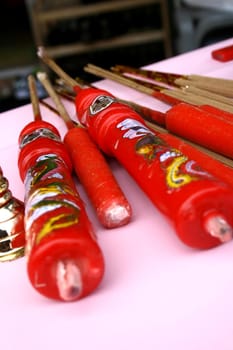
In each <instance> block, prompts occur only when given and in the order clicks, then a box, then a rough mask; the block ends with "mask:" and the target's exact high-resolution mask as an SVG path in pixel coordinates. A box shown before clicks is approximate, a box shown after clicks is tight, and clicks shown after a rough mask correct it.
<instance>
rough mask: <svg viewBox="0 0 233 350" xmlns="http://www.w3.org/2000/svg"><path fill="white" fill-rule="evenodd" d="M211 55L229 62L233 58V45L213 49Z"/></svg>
mask: <svg viewBox="0 0 233 350" xmlns="http://www.w3.org/2000/svg"><path fill="white" fill-rule="evenodd" d="M211 56H212V57H213V58H214V59H215V60H217V61H220V62H228V61H231V60H233V45H228V46H225V47H221V48H220V49H216V50H213V51H212V52H211Z"/></svg>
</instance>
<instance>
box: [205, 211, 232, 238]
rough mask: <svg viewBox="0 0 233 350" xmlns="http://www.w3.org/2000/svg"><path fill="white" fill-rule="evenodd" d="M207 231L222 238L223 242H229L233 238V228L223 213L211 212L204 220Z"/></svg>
mask: <svg viewBox="0 0 233 350" xmlns="http://www.w3.org/2000/svg"><path fill="white" fill-rule="evenodd" d="M204 226H205V229H206V230H207V232H208V233H209V234H210V235H211V236H214V237H217V238H219V239H220V241H221V242H223V243H225V242H229V241H230V240H232V238H233V228H232V226H231V225H230V224H229V223H228V222H227V220H226V219H225V218H224V216H223V215H221V214H217V213H215V214H210V215H208V216H207V217H206V218H205V220H204Z"/></svg>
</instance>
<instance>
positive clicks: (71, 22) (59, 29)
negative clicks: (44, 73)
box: [0, 0, 233, 112]
mask: <svg viewBox="0 0 233 350" xmlns="http://www.w3.org/2000/svg"><path fill="white" fill-rule="evenodd" d="M0 30H1V35H0V50H1V51H0V53H1V54H0V112H3V111H5V110H9V109H12V108H15V107H17V106H20V105H23V104H25V103H28V102H29V95H28V89H27V76H28V74H29V73H30V74H34V73H35V72H36V71H38V70H39V69H41V63H40V62H39V60H38V58H37V56H36V48H37V46H38V45H43V46H45V47H46V49H47V51H48V53H49V54H50V55H51V56H52V57H53V58H54V59H55V60H56V62H57V63H58V64H60V65H61V66H62V68H63V69H64V70H65V71H66V72H67V73H68V74H70V75H71V76H73V77H74V78H75V77H80V78H82V79H86V80H88V81H89V82H91V81H93V80H97V78H95V77H93V76H91V75H88V76H87V73H86V74H85V73H84V71H83V66H84V65H86V64H87V63H93V64H96V65H99V66H101V67H104V68H110V67H111V66H113V65H115V64H124V65H131V66H134V67H140V66H144V65H147V64H150V63H153V62H157V61H159V60H162V59H164V58H168V57H171V56H174V55H177V54H181V53H184V52H187V51H190V50H193V49H196V48H198V47H202V46H205V45H208V44H211V43H214V42H217V41H219V40H223V39H227V38H230V37H232V36H233V35H232V34H233V0H222V1H221V2H219V1H218V0H104V1H97V0H1V11H0ZM39 95H40V97H43V96H44V95H45V93H44V91H43V89H42V88H41V87H40V86H39Z"/></svg>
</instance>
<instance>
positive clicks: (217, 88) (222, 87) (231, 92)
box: [176, 78, 233, 98]
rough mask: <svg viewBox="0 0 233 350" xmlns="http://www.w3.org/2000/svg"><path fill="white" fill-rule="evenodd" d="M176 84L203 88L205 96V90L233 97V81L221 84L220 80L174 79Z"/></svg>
mask: <svg viewBox="0 0 233 350" xmlns="http://www.w3.org/2000/svg"><path fill="white" fill-rule="evenodd" d="M176 84H177V85H179V86H185V87H196V88H200V89H202V90H203V94H205V95H206V96H207V91H209V92H213V93H217V94H218V95H222V96H225V98H226V97H230V98H233V82H232V84H231V85H228V84H222V83H220V82H218V84H217V83H212V82H209V80H204V79H201V80H193V81H192V80H190V79H182V78H181V79H176Z"/></svg>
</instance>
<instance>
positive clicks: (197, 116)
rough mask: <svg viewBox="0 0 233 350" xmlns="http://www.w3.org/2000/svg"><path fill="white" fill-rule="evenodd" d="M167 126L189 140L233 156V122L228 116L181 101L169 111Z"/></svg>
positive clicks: (230, 156) (227, 155)
mask: <svg viewBox="0 0 233 350" xmlns="http://www.w3.org/2000/svg"><path fill="white" fill-rule="evenodd" d="M224 115H225V114H224ZM166 128H167V129H168V130H169V131H171V132H173V133H174V134H176V135H179V136H182V137H184V138H186V139H187V140H191V141H193V142H195V143H197V144H199V145H202V146H204V147H206V148H208V149H211V150H213V151H215V152H217V153H220V154H223V155H224V156H226V157H229V158H233V137H232V135H233V123H232V122H231V121H227V120H226V117H225V119H224V117H219V116H218V115H214V114H213V113H209V112H208V111H206V110H203V109H200V108H198V107H194V106H191V105H189V104H186V103H180V104H177V105H175V106H173V107H172V108H171V109H170V110H168V111H167V113H166Z"/></svg>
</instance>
